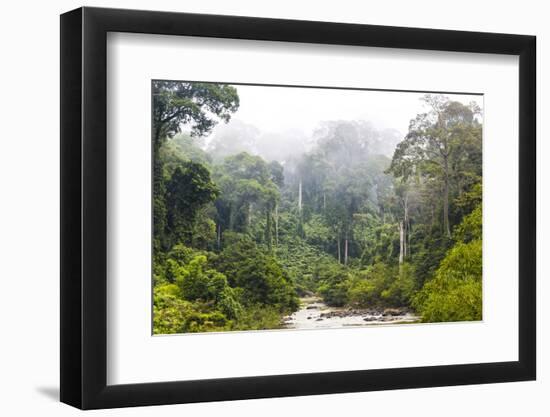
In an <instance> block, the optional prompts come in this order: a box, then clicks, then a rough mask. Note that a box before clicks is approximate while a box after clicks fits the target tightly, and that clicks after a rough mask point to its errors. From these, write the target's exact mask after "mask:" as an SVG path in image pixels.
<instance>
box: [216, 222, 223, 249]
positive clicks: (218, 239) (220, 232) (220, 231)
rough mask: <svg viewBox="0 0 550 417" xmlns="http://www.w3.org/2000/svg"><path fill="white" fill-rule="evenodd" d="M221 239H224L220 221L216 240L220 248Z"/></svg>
mask: <svg viewBox="0 0 550 417" xmlns="http://www.w3.org/2000/svg"><path fill="white" fill-rule="evenodd" d="M221 241H222V225H221V224H220V223H218V233H217V234H216V242H217V244H218V249H220V247H221Z"/></svg>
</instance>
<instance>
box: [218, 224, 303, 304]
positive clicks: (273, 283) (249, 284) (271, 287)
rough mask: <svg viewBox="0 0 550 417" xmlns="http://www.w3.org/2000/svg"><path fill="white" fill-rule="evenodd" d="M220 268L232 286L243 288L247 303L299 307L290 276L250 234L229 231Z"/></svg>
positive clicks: (225, 239)
mask: <svg viewBox="0 0 550 417" xmlns="http://www.w3.org/2000/svg"><path fill="white" fill-rule="evenodd" d="M217 268H218V270H219V271H221V272H223V273H224V274H225V275H226V276H227V278H228V280H229V282H230V284H231V286H234V287H239V288H241V289H242V290H243V296H242V299H243V300H244V302H245V303H246V304H249V305H251V304H264V305H274V306H277V307H278V308H279V309H280V310H281V311H292V310H293V309H295V308H296V307H297V306H298V299H297V296H296V292H295V291H294V286H293V283H292V281H291V280H290V278H289V277H288V276H287V275H286V274H285V273H284V271H283V270H282V268H281V266H280V265H279V264H278V263H277V261H276V259H275V258H274V257H273V256H271V255H268V254H266V253H264V252H262V251H261V250H260V249H259V248H258V246H257V245H256V244H255V243H254V241H252V239H250V238H249V237H248V236H246V235H242V234H236V233H230V232H228V233H226V234H225V237H224V250H223V251H222V252H221V254H220V256H219V258H218V260H217Z"/></svg>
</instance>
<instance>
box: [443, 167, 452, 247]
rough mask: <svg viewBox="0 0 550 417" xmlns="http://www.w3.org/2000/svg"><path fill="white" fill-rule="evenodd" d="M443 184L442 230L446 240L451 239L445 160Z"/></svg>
mask: <svg viewBox="0 0 550 417" xmlns="http://www.w3.org/2000/svg"><path fill="white" fill-rule="evenodd" d="M444 168H445V183H444V186H443V228H444V232H445V234H446V235H447V237H448V238H450V237H451V226H450V225H449V172H448V170H449V167H448V161H447V158H445V163H444Z"/></svg>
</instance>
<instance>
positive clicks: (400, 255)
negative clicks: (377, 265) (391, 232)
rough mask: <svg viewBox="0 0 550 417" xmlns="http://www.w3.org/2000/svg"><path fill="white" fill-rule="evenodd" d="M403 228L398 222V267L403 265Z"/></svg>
mask: <svg viewBox="0 0 550 417" xmlns="http://www.w3.org/2000/svg"><path fill="white" fill-rule="evenodd" d="M404 233H405V231H404V227H403V221H400V222H399V265H401V264H402V263H403V255H404V253H403V252H404V250H403V249H404V247H403V246H404V245H403V243H404V239H403V238H404Z"/></svg>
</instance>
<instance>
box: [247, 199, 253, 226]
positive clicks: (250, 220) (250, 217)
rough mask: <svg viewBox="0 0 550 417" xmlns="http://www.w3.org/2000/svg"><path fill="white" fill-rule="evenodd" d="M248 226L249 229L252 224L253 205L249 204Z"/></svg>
mask: <svg viewBox="0 0 550 417" xmlns="http://www.w3.org/2000/svg"><path fill="white" fill-rule="evenodd" d="M246 224H247V226H248V227H250V225H251V224H252V203H248V215H247V219H246Z"/></svg>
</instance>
